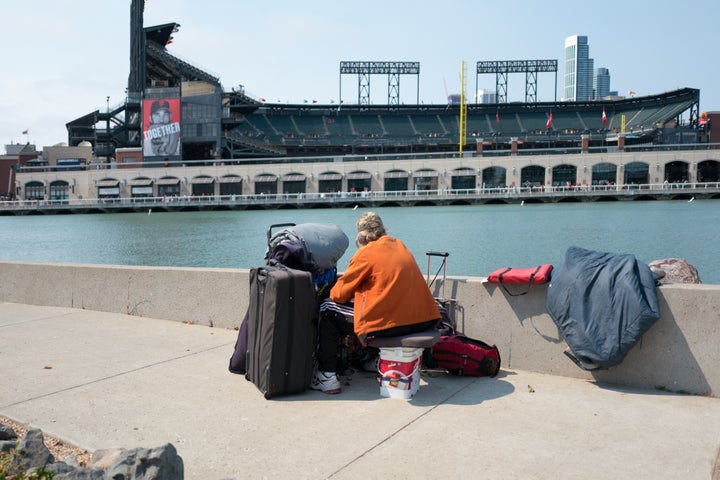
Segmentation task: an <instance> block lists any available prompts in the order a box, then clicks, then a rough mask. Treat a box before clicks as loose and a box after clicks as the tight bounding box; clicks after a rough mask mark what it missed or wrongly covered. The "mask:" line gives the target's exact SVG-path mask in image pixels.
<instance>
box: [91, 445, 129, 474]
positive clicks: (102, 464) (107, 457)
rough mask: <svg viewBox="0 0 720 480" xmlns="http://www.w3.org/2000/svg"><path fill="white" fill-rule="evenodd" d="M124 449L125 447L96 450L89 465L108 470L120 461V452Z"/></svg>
mask: <svg viewBox="0 0 720 480" xmlns="http://www.w3.org/2000/svg"><path fill="white" fill-rule="evenodd" d="M124 451H125V449H124V448H106V449H102V450H95V451H94V452H93V454H92V458H91V459H90V463H89V464H88V467H91V468H99V469H101V470H107V469H108V468H110V466H111V465H112V464H113V463H115V462H117V461H118V459H119V458H120V454H121V453H123V452H124Z"/></svg>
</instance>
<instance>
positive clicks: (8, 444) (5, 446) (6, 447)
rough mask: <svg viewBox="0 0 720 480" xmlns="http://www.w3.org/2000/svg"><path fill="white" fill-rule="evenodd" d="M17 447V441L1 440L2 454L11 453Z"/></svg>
mask: <svg viewBox="0 0 720 480" xmlns="http://www.w3.org/2000/svg"><path fill="white" fill-rule="evenodd" d="M15 447H17V441H15V440H0V453H3V452H11V451H13V450H15Z"/></svg>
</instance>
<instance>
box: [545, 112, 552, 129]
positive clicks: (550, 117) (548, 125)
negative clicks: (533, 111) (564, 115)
mask: <svg viewBox="0 0 720 480" xmlns="http://www.w3.org/2000/svg"><path fill="white" fill-rule="evenodd" d="M550 125H552V112H550V115H548V120H547V123H546V124H545V128H550Z"/></svg>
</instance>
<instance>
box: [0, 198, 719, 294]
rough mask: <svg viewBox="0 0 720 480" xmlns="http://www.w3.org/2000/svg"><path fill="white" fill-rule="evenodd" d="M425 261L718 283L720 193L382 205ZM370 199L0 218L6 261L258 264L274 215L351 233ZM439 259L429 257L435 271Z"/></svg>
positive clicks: (452, 271) (461, 271)
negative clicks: (619, 269) (686, 265)
mask: <svg viewBox="0 0 720 480" xmlns="http://www.w3.org/2000/svg"><path fill="white" fill-rule="evenodd" d="M375 210H376V211H377V212H378V213H379V214H380V215H381V217H382V218H383V221H384V222H385V225H386V227H387V228H388V230H389V231H390V234H391V235H394V236H397V237H398V238H400V239H402V240H403V241H404V242H405V243H406V244H407V246H408V247H409V248H410V250H411V251H412V252H413V253H414V254H415V256H416V259H417V261H418V263H419V264H420V266H421V268H422V270H423V271H425V270H426V268H427V257H426V256H425V252H426V251H428V250H436V251H447V252H449V253H450V257H449V263H448V274H449V275H465V276H485V275H488V274H489V273H490V272H491V271H493V270H495V269H496V268H499V267H508V266H516V267H530V266H535V265H538V264H541V263H552V264H553V265H556V266H557V265H559V264H561V263H562V259H563V256H564V253H565V250H566V249H567V248H568V247H569V246H573V245H574V246H579V247H583V248H587V249H591V250H600V251H607V252H618V253H632V254H634V255H635V256H636V257H637V258H638V259H639V260H641V261H643V262H646V263H649V262H651V261H653V260H657V259H661V258H670V257H674V258H684V259H686V260H687V261H689V262H690V263H691V264H693V265H694V266H695V267H696V268H697V269H698V271H699V273H700V279H701V280H702V282H703V283H707V284H720V256H719V255H718V246H717V245H718V238H719V237H720V203H718V202H717V201H715V200H704V201H697V200H696V201H694V202H687V201H684V200H682V201H677V200H676V201H654V202H652V201H647V202H611V203H572V204H526V205H478V206H448V207H392V208H378V209H375ZM363 211H364V209H356V210H353V209H321V210H263V211H257V210H253V211H223V212H177V213H157V212H153V213H151V214H147V213H128V214H89V215H54V216H53V215H50V216H16V217H0V245H1V247H0V259H2V260H21V261H22V260H29V261H46V262H69V263H99V264H116V265H151V266H180V267H221V268H250V267H252V266H255V265H258V264H262V263H263V257H264V254H265V247H266V245H267V236H266V232H267V229H268V227H269V226H270V225H273V224H277V223H287V222H294V223H305V222H330V223H336V224H338V225H339V226H340V227H341V228H342V229H343V230H344V231H345V233H346V234H347V235H348V237H350V243H351V246H350V247H349V248H348V251H347V252H346V254H345V256H344V257H343V258H342V259H341V260H340V262H339V264H338V268H339V269H340V270H343V269H344V268H345V267H346V266H347V262H348V260H349V258H350V257H351V256H352V253H353V252H354V251H355V247H354V238H355V237H354V236H355V220H356V218H357V216H358V215H359V214H360V213H362V212H363ZM437 266H439V261H437V262H433V267H432V270H433V272H434V271H435V270H437Z"/></svg>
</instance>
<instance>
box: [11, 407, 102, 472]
mask: <svg viewBox="0 0 720 480" xmlns="http://www.w3.org/2000/svg"><path fill="white" fill-rule="evenodd" d="M0 423H2V424H3V425H5V426H7V427H10V428H12V429H13V430H14V431H15V433H16V434H17V436H18V439H21V438H23V437H24V436H25V434H26V433H27V431H28V430H30V429H31V428H32V427H28V426H27V425H24V424H22V423H19V422H16V421H14V420H11V419H9V418H7V417H3V416H2V415H0ZM43 439H44V441H45V446H46V447H47V448H48V450H50V453H52V454H53V456H54V457H55V461H56V462H64V461H66V460H67V459H69V458H71V457H75V459H76V460H77V463H78V464H79V465H80V466H81V467H87V466H88V464H89V463H90V459H91V458H92V452H89V451H87V450H85V449H84V448H80V447H77V446H75V445H73V444H71V443H69V442H66V441H64V440H62V439H61V438H57V437H53V436H52V435H48V434H47V433H45V432H43Z"/></svg>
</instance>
